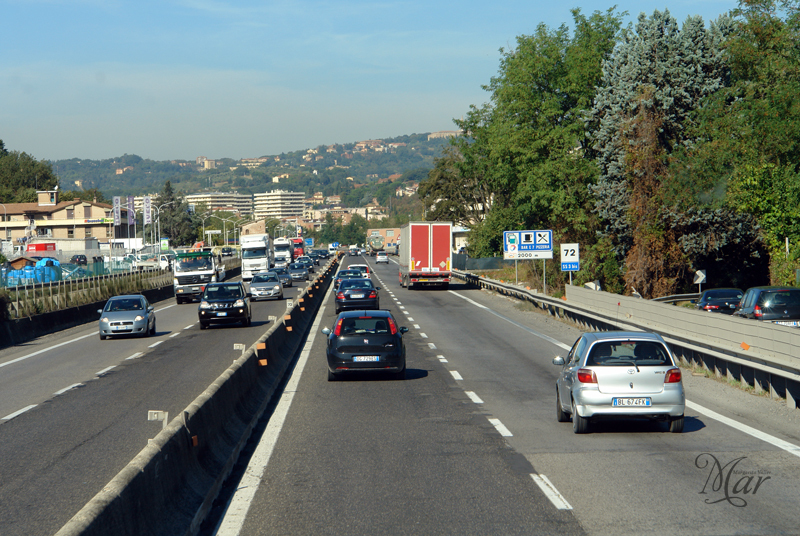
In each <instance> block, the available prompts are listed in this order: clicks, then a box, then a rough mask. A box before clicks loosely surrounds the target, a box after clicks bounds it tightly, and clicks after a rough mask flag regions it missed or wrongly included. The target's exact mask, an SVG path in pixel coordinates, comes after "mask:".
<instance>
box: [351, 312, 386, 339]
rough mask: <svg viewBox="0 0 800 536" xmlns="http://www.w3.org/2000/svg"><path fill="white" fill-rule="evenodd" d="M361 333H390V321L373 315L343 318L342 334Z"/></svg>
mask: <svg viewBox="0 0 800 536" xmlns="http://www.w3.org/2000/svg"><path fill="white" fill-rule="evenodd" d="M359 333H389V321H388V320H387V319H386V318H376V317H371V316H370V317H358V318H355V317H353V318H345V319H344V320H342V335H350V334H359Z"/></svg>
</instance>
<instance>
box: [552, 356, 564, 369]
mask: <svg viewBox="0 0 800 536" xmlns="http://www.w3.org/2000/svg"><path fill="white" fill-rule="evenodd" d="M553 364H554V365H558V366H560V367H563V366H564V358H563V357H561V356H560V355H558V356H556V357H554V358H553Z"/></svg>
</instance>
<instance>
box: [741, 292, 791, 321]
mask: <svg viewBox="0 0 800 536" xmlns="http://www.w3.org/2000/svg"><path fill="white" fill-rule="evenodd" d="M733 314H734V316H738V317H740V318H754V319H756V320H764V321H767V322H774V323H775V324H781V325H783V326H792V327H798V326H800V288H794V287H753V288H749V289H747V291H746V292H745V293H744V296H743V297H742V301H740V302H739V307H738V308H737V309H736V311H734V313H733Z"/></svg>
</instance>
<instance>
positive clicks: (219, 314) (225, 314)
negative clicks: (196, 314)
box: [217, 313, 228, 316]
mask: <svg viewBox="0 0 800 536" xmlns="http://www.w3.org/2000/svg"><path fill="white" fill-rule="evenodd" d="M217 316H228V313H217Z"/></svg>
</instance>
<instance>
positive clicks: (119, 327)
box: [111, 326, 128, 331]
mask: <svg viewBox="0 0 800 536" xmlns="http://www.w3.org/2000/svg"><path fill="white" fill-rule="evenodd" d="M111 329H113V330H114V331H120V330H123V329H128V328H127V326H111Z"/></svg>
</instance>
